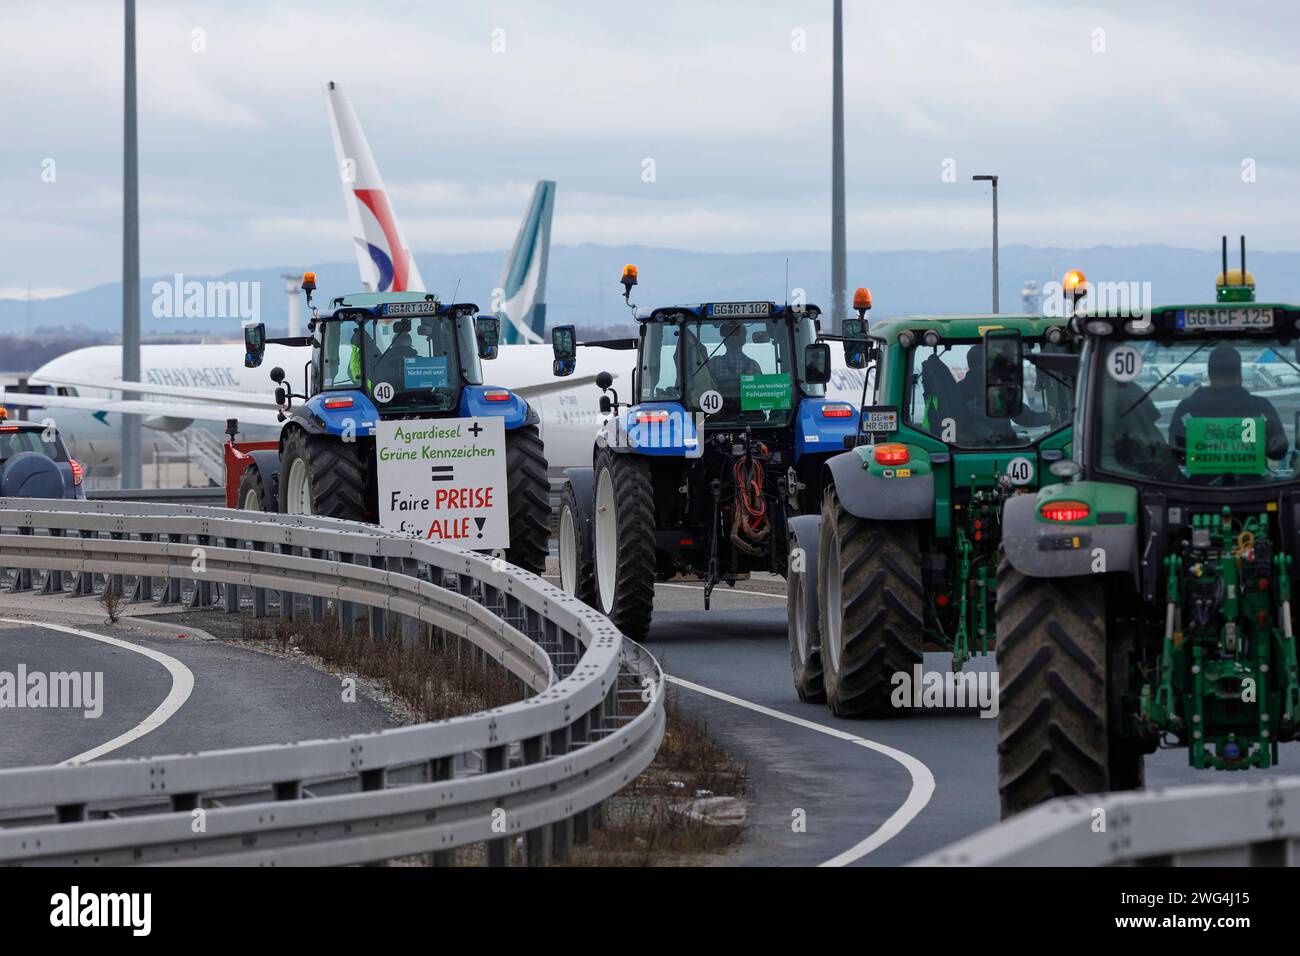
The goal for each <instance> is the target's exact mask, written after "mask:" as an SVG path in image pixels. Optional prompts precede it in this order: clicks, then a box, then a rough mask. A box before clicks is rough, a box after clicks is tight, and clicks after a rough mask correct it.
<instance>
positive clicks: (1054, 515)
mask: <svg viewBox="0 0 1300 956" xmlns="http://www.w3.org/2000/svg"><path fill="white" fill-rule="evenodd" d="M1039 514H1041V515H1042V516H1043V517H1044V518H1046V519H1047V520H1048V521H1082V520H1083V519H1084V518H1086V517H1088V515H1090V514H1092V509H1091V508H1090V507H1089V506H1088V504H1087V502H1084V501H1051V502H1048V503H1047V504H1045V505H1043V507H1042V509H1041V510H1040V511H1039Z"/></svg>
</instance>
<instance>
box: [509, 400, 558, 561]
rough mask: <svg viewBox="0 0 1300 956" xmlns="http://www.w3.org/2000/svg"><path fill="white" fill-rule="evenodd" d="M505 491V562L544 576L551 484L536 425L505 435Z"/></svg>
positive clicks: (548, 537) (548, 540) (548, 541)
mask: <svg viewBox="0 0 1300 956" xmlns="http://www.w3.org/2000/svg"><path fill="white" fill-rule="evenodd" d="M506 491H507V497H508V498H509V503H510V547H509V548H508V549H507V550H506V560H507V561H509V562H510V563H511V564H513V565H517V566H518V567H521V568H523V569H524V570H525V571H531V572H533V574H544V573H545V572H546V556H547V554H549V553H550V539H551V528H550V520H551V481H550V478H548V477H547V472H546V452H545V450H544V449H543V447H542V439H541V436H540V435H539V434H538V433H537V428H536V426H534V425H527V426H524V427H522V428H516V429H513V430H512V431H508V432H506Z"/></svg>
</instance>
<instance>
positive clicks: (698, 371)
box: [639, 318, 797, 425]
mask: <svg viewBox="0 0 1300 956" xmlns="http://www.w3.org/2000/svg"><path fill="white" fill-rule="evenodd" d="M639 376H640V400H641V401H643V402H653V401H674V402H682V403H684V404H685V405H686V407H687V408H689V409H692V410H700V409H707V408H708V407H709V404H710V403H709V402H706V401H705V398H706V396H708V394H709V393H710V392H717V393H718V395H719V396H720V397H721V406H720V410H719V411H717V412H711V413H710V417H709V423H710V424H711V425H716V424H728V423H731V424H754V425H784V424H786V423H787V422H788V421H789V420H790V415H791V410H792V409H793V407H794V405H795V403H796V401H797V396H796V394H795V362H794V360H793V356H792V339H791V334H790V326H789V324H788V323H787V322H786V320H784V319H779V318H778V319H728V320H707V319H706V320H701V319H693V318H692V319H690V320H687V321H684V322H680V323H668V322H655V323H651V324H650V325H649V326H648V327H647V329H646V336H645V341H644V343H643V345H642V349H641V366H640V369H639Z"/></svg>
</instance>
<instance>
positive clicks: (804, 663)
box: [785, 515, 826, 702]
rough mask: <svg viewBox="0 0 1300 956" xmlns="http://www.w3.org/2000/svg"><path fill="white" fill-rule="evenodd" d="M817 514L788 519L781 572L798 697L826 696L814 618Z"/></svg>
mask: <svg viewBox="0 0 1300 956" xmlns="http://www.w3.org/2000/svg"><path fill="white" fill-rule="evenodd" d="M818 521H819V519H818V517H817V515H801V516H800V517H797V518H791V519H790V548H789V554H788V557H787V561H788V564H787V567H786V575H785V597H786V602H785V604H786V614H787V620H786V624H787V627H786V630H787V633H788V635H789V638H790V671H791V674H792V675H793V677H794V689H795V693H797V694H798V695H799V699H800V700H802V701H810V702H821V701H824V700H825V699H826V685H825V683H824V681H823V675H822V649H821V631H820V629H819V627H818V621H817V540H818V533H819V532H818V528H817V525H818Z"/></svg>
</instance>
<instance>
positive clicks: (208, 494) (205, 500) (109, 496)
mask: <svg viewBox="0 0 1300 956" xmlns="http://www.w3.org/2000/svg"><path fill="white" fill-rule="evenodd" d="M563 491H564V480H563V479H561V478H554V479H552V480H551V485H550V490H549V501H550V504H551V524H552V526H554V525H555V524H556V522H558V520H559V514H560V496H561V494H562V493H563ZM86 497H87V498H89V499H90V500H92V501H138V502H158V503H163V504H172V505H188V504H195V505H212V506H214V507H218V508H219V507H221V506H222V505H224V504H225V502H226V489H225V488H96V489H94V490H92V491H88V492H87V493H86Z"/></svg>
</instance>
